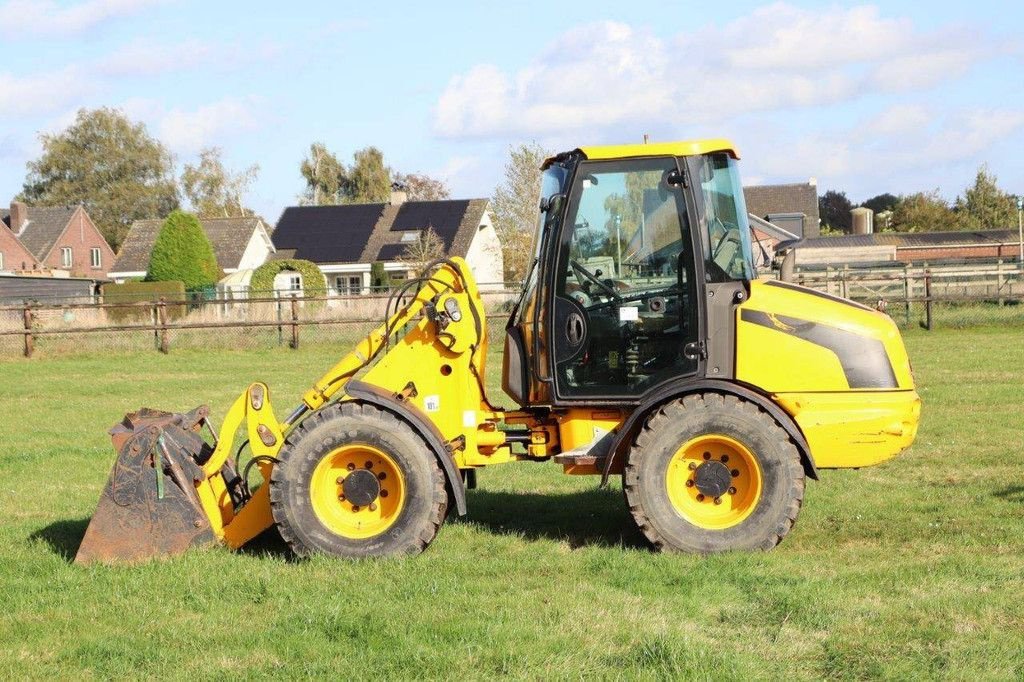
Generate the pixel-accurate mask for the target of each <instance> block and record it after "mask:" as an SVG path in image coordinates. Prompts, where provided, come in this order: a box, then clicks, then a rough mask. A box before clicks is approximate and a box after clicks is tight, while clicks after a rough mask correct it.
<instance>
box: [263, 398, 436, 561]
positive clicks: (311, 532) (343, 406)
mask: <svg viewBox="0 0 1024 682" xmlns="http://www.w3.org/2000/svg"><path fill="white" fill-rule="evenodd" d="M350 444H362V445H369V446H372V447H374V448H377V449H378V450H380V451H381V452H384V453H386V454H387V455H388V457H390V458H391V459H392V460H393V461H394V462H395V463H396V464H397V466H398V467H399V469H400V470H401V473H402V476H403V478H404V486H405V498H404V503H403V506H402V507H401V510H400V511H399V512H397V518H396V519H395V520H394V522H393V523H392V525H391V526H390V527H388V528H387V529H386V530H384V531H383V532H381V533H380V534H378V535H375V536H373V537H368V538H350V537H345V536H344V535H341V534H339V533H337V532H334V531H332V530H331V529H330V528H328V527H327V526H326V525H325V524H324V523H323V522H322V521H321V519H320V517H319V516H318V515H317V513H316V512H315V511H314V508H313V502H312V499H311V495H310V490H311V481H312V477H313V473H314V471H315V470H316V468H317V465H318V464H319V463H320V461H321V460H322V459H323V458H324V457H326V456H327V455H328V454H330V453H331V452H333V451H335V450H336V449H337V448H339V447H341V446H344V445H350ZM279 459H280V462H279V463H278V464H276V465H275V466H274V471H273V473H272V474H271V477H270V506H271V510H272V512H273V515H274V521H275V523H276V524H277V527H278V530H279V531H280V533H281V537H282V538H284V541H285V542H286V543H288V546H289V547H290V548H291V550H292V551H293V552H294V553H295V554H296V555H298V556H309V555H311V554H317V553H323V554H332V555H335V556H340V557H349V558H358V557H375V556H397V555H410V554H418V553H420V552H422V551H423V550H424V549H426V547H427V545H429V544H430V543H431V541H432V540H433V539H434V536H435V535H437V531H438V529H439V528H440V526H441V523H443V521H444V518H445V512H446V509H447V506H448V494H447V492H446V490H445V480H444V475H443V474H442V473H441V469H440V467H439V466H438V462H437V458H436V457H435V456H434V454H433V453H432V452H431V451H430V448H429V447H428V446H427V444H426V443H425V442H424V441H423V439H422V438H420V437H419V435H417V434H416V432H415V431H413V429H412V428H411V427H410V426H409V425H408V424H407V423H406V422H404V421H403V420H401V419H399V418H398V417H396V416H395V415H394V414H392V413H390V412H387V411H385V410H381V409H379V408H377V407H375V406H373V405H368V404H365V403H360V402H357V401H350V402H344V403H336V404H333V405H330V406H328V407H325V408H323V409H322V410H320V411H319V412H317V413H315V414H313V415H311V416H309V417H307V418H306V419H305V420H303V422H302V423H301V424H300V425H299V426H298V427H296V428H295V430H294V431H292V433H291V434H289V435H288V438H287V439H286V441H285V445H284V447H283V448H282V449H281V456H280V458H279Z"/></svg>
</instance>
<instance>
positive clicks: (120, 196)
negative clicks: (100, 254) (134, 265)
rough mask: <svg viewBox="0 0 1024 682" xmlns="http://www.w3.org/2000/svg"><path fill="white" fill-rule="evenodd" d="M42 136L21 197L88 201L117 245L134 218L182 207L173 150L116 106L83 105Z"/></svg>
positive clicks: (39, 203)
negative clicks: (71, 117) (55, 130)
mask: <svg viewBox="0 0 1024 682" xmlns="http://www.w3.org/2000/svg"><path fill="white" fill-rule="evenodd" d="M39 139H40V141H41V142H42V146H43V153H42V155H41V156H40V157H39V158H38V159H35V160H33V161H29V163H28V175H27V177H26V178H25V186H24V189H23V190H22V193H21V197H20V198H21V199H23V200H24V201H26V202H27V203H29V204H33V205H36V206H49V205H55V206H56V205H59V206H65V205H72V204H82V205H84V206H85V209H86V210H87V211H88V212H89V216H90V217H91V218H92V219H93V222H95V223H96V226H97V227H98V228H99V230H100V232H102V233H103V236H104V237H105V238H106V239H107V241H108V242H110V245H111V247H113V248H114V249H115V250H116V249H117V248H118V247H119V246H120V245H121V242H122V241H124V237H125V235H126V234H127V233H128V228H129V227H131V224H132V223H133V222H134V221H136V220H139V219H143V218H153V217H155V216H163V215H167V214H168V213H170V212H171V211H172V210H174V209H175V208H177V206H178V187H177V183H176V182H175V179H174V163H173V160H172V158H171V154H170V152H169V151H168V150H167V149H166V148H165V147H164V146H163V145H162V144H160V142H158V141H157V140H155V139H153V138H152V137H150V136H149V133H148V132H147V131H146V127H145V126H144V125H142V124H141V123H133V122H132V121H131V120H129V119H128V118H127V117H126V116H125V115H124V114H123V113H121V112H120V111H117V110H116V109H110V108H105V107H104V108H100V109H91V110H90V109H80V110H79V111H78V115H77V116H76V117H75V121H74V123H72V124H71V125H70V126H69V127H68V128H66V129H65V130H63V131H62V132H60V133H57V134H54V135H50V134H43V135H40V136H39Z"/></svg>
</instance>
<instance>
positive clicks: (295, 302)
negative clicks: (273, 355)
mask: <svg viewBox="0 0 1024 682" xmlns="http://www.w3.org/2000/svg"><path fill="white" fill-rule="evenodd" d="M291 346H292V348H293V349H295V350H298V348H299V299H298V298H296V297H295V296H292V343H291Z"/></svg>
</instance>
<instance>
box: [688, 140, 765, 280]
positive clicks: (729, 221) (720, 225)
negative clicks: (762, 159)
mask: <svg viewBox="0 0 1024 682" xmlns="http://www.w3.org/2000/svg"><path fill="white" fill-rule="evenodd" d="M697 168H698V172H697V175H698V176H699V182H700V196H701V200H702V201H703V204H704V213H705V215H706V217H707V235H706V239H705V247H704V260H705V266H706V267H705V270H706V272H707V279H708V281H709V282H731V281H736V280H749V279H754V278H755V277H756V275H755V274H754V268H753V255H752V246H751V242H750V222H749V219H748V217H747V207H746V202H745V200H744V198H743V187H742V185H741V184H740V179H739V172H738V170H737V167H736V161H735V159H733V158H732V157H730V156H729V155H728V154H726V153H724V152H718V153H714V154H708V155H706V156H703V157H700V159H699V160H698V161H697Z"/></svg>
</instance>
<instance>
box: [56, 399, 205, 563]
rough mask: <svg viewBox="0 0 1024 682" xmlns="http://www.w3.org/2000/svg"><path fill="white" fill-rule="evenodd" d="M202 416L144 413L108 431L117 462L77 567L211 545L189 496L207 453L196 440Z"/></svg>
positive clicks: (200, 510) (199, 413)
mask: <svg viewBox="0 0 1024 682" xmlns="http://www.w3.org/2000/svg"><path fill="white" fill-rule="evenodd" d="M208 412H209V410H208V408H206V407H205V406H203V407H199V408H196V409H195V410H193V411H191V412H188V413H186V414H173V413H170V412H161V411H159V410H151V409H148V408H143V409H141V410H139V411H138V412H132V413H130V414H127V415H125V418H124V420H123V421H122V422H121V423H119V424H117V425H116V426H114V428H112V429H111V430H110V435H111V437H112V440H113V442H114V449H115V450H116V451H117V459H116V461H115V462H114V468H113V469H112V470H111V472H110V478H109V480H108V481H107V484H106V486H105V487H104V488H103V493H102V494H101V495H100V501H99V504H98V505H97V507H96V513H95V514H94V515H93V517H92V521H90V523H89V527H88V528H87V529H86V531H85V536H84V537H83V538H82V544H81V546H80V547H79V548H78V554H77V555H76V556H75V562H76V563H79V564H86V563H91V562H94V561H100V562H105V563H115V562H135V561H141V560H143V559H147V558H149V557H153V556H166V555H174V554H180V553H181V552H184V551H185V550H186V549H188V548H189V547H195V546H199V545H208V544H214V543H215V542H216V541H217V538H216V536H215V534H214V532H213V530H212V528H211V526H210V521H209V519H208V518H207V517H206V513H205V512H204V511H203V508H202V506H201V504H200V502H199V496H198V495H197V493H196V488H195V481H196V480H201V479H202V477H203V472H202V469H201V467H200V464H201V463H202V462H204V461H205V460H206V458H208V457H209V454H210V452H211V451H212V448H211V447H210V445H209V444H208V443H206V441H204V440H203V438H202V436H201V435H200V433H199V431H200V428H201V426H202V423H203V420H204V419H205V418H206V415H207V413H208Z"/></svg>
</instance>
